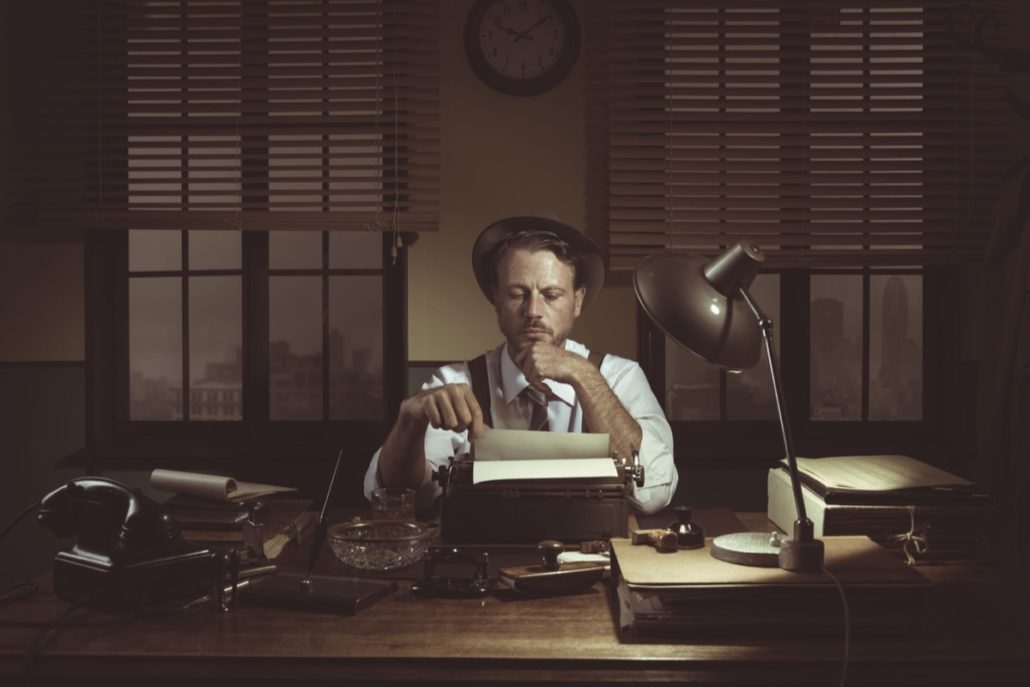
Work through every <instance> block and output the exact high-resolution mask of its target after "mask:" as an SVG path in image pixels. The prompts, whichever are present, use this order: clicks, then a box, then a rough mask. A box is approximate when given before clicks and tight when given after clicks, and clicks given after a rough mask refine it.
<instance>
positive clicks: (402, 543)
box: [329, 520, 436, 572]
mask: <svg viewBox="0 0 1030 687" xmlns="http://www.w3.org/2000/svg"><path fill="white" fill-rule="evenodd" d="M435 535H436V524H435V523H425V522H403V521H400V520H354V521H352V522H341V523H339V524H336V525H333V526H332V527H330V528H329V545H330V546H331V547H332V548H333V553H335V554H336V557H337V558H339V559H340V560H341V561H343V563H344V564H345V565H348V566H350V567H352V568H358V569H360V570H375V571H377V572H383V571H386V570H395V569H396V568H404V567H407V566H409V565H411V564H412V563H417V562H418V561H420V560H422V559H423V558H424V557H425V555H426V551H428V550H429V543H430V541H431V540H432V539H433V537H434V536H435Z"/></svg>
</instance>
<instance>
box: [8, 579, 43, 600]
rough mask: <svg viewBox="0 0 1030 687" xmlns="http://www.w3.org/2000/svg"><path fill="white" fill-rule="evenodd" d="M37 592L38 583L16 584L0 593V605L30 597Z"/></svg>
mask: <svg viewBox="0 0 1030 687" xmlns="http://www.w3.org/2000/svg"><path fill="white" fill-rule="evenodd" d="M38 591H39V582H16V583H15V584H12V585H11V586H10V587H8V588H7V589H5V590H4V591H3V592H0V604H5V603H8V602H10V601H17V600H19V599H24V598H26V597H28V596H32V595H33V594H35V593H36V592H38Z"/></svg>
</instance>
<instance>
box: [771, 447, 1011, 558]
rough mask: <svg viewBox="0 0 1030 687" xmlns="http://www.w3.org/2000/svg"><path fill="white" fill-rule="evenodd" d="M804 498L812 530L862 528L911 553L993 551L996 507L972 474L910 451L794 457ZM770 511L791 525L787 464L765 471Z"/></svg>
mask: <svg viewBox="0 0 1030 687" xmlns="http://www.w3.org/2000/svg"><path fill="white" fill-rule="evenodd" d="M798 469H799V473H800V478H801V483H802V498H803V499H804V502H805V510H806V515H807V516H808V517H809V519H811V520H812V522H813V524H814V525H815V535H816V536H817V537H823V536H832V535H859V534H864V535H866V536H869V537H871V538H873V539H875V540H876V541H878V542H880V543H882V544H884V545H887V546H889V547H891V548H894V549H896V550H898V551H899V552H902V553H905V554H906V555H907V557H908V558H909V560H911V561H913V562H915V561H916V560H923V561H931V560H932V561H942V560H952V559H955V560H966V559H970V558H985V557H987V556H989V555H990V546H989V540H988V536H987V534H988V533H989V532H990V531H991V529H992V527H993V524H994V520H995V517H996V515H997V513H996V509H995V508H994V506H993V504H992V499H991V497H990V495H989V494H987V493H986V492H984V491H983V490H981V489H979V488H977V486H976V485H975V484H973V483H972V482H970V481H969V480H966V479H963V478H961V477H958V476H957V475H953V474H951V473H949V472H946V471H944V470H941V469H939V468H935V467H933V466H931V465H927V464H926V463H923V462H921V461H918V460H916V459H914V458H911V457H909V456H900V455H875V456H837V457H832V458H799V459H798ZM768 493H769V519H770V520H772V521H773V522H774V523H775V524H776V525H777V526H778V527H780V528H781V529H783V530H784V531H785V532H788V533H789V532H791V531H792V528H793V525H792V523H793V522H794V520H795V519H796V517H797V507H796V505H795V503H794V494H793V491H792V488H791V483H790V474H789V472H788V471H787V469H786V467H785V466H781V467H779V468H774V469H772V470H770V471H769V478H768Z"/></svg>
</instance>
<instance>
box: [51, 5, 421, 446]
mask: <svg viewBox="0 0 1030 687" xmlns="http://www.w3.org/2000/svg"><path fill="white" fill-rule="evenodd" d="M82 5H83V6H86V5H87V4H86V3H83V4H82ZM74 8H78V9H74ZM47 13H50V14H54V13H56V14H57V15H58V17H57V18H60V19H62V21H61V22H60V26H61V27H62V34H61V36H62V38H61V41H62V44H63V45H66V46H68V47H67V48H66V49H64V50H58V51H57V52H55V53H54V54H55V55H56V57H54V58H53V60H51V62H52V63H55V64H56V63H61V64H64V65H65V66H66V67H69V68H70V70H71V71H70V73H71V74H73V75H76V76H75V78H76V79H77V83H79V84H80V87H79V88H76V89H71V90H68V91H60V92H61V93H66V95H65V96H62V98H67V99H69V102H64V105H65V107H64V108H62V109H61V111H62V112H65V111H68V112H74V111H78V112H82V113H85V114H84V115H83V116H82V118H81V121H79V120H76V121H75V122H73V123H72V124H73V125H71V126H69V128H68V133H67V136H66V137H65V138H64V139H63V140H64V142H65V143H66V144H67V145H68V146H70V147H69V148H67V150H66V154H67V156H68V157H69V158H70V159H77V160H80V161H81V169H79V170H78V172H79V173H80V174H81V176H82V178H81V179H80V180H79V182H78V183H77V184H76V185H74V186H73V187H69V188H72V190H73V191H74V192H70V193H69V194H68V195H67V196H64V195H62V196H61V198H60V199H57V200H56V201H55V204H54V206H53V207H59V208H60V209H61V210H62V211H68V212H71V213H73V214H74V213H78V216H79V218H80V221H82V219H83V218H85V222H86V223H87V224H88V225H89V226H92V227H96V229H95V230H93V231H90V232H89V233H88V238H87V262H88V278H87V282H88V284H87V303H88V305H87V307H88V308H89V310H90V312H91V314H92V316H91V318H90V322H89V325H88V326H89V329H90V331H89V337H90V339H91V346H90V350H89V351H88V354H87V357H88V358H89V360H88V365H89V368H90V379H91V387H92V388H91V396H92V398H93V402H92V404H91V406H92V408H93V411H92V412H93V418H92V419H91V427H90V429H91V434H90V442H89V443H90V449H91V450H92V451H93V452H94V453H97V454H100V455H115V456H133V455H135V456H143V457H147V456H153V455H164V454H167V455H172V456H174V457H175V458H177V459H178V458H182V459H190V458H191V457H196V456H201V455H208V456H212V455H213V456H223V457H229V458H247V457H251V456H255V455H257V454H272V453H276V454H283V453H289V454H290V455H291V456H295V455H300V456H306V455H309V453H310V452H307V451H305V450H298V449H297V447H298V445H302V444H311V445H314V444H326V445H332V446H336V447H338V446H340V445H341V444H344V443H345V442H344V441H343V440H342V438H343V437H346V438H347V443H348V445H349V446H351V447H352V448H354V450H355V452H356V453H362V454H365V455H368V454H370V448H369V442H371V441H375V442H379V441H381V440H382V436H383V434H384V428H385V426H386V424H387V423H388V422H389V420H390V414H391V413H392V412H394V411H395V410H396V407H397V404H398V403H399V400H400V397H401V394H402V393H403V379H404V357H405V355H404V354H405V345H404V326H405V323H404V321H403V315H402V313H403V312H404V288H405V277H404V274H405V244H406V241H407V240H408V239H409V237H410V235H411V234H410V233H411V232H415V231H423V230H434V229H435V228H436V226H437V223H438V205H439V202H438V195H439V188H438V184H439V125H438V110H439V108H438V97H439V85H438V63H439V56H438V40H439V31H438V29H437V27H436V21H437V14H438V8H437V6H436V4H435V3H430V2H428V1H425V0H415V1H414V2H405V3H397V2H393V1H392V0H373V1H372V2H367V1H364V0H362V1H357V0H326V1H325V2H319V3H297V2H289V1H283V0H269V1H268V2H260V3H251V2H242V1H241V0H226V1H225V2H221V1H220V2H204V1H200V0H171V1H170V0H147V1H146V2H140V3H129V4H125V3H121V2H107V0H97V2H96V3H94V4H88V11H86V10H84V9H82V6H80V5H79V4H78V3H73V4H70V5H69V6H68V7H67V8H62V7H61V6H54V7H50V6H48V8H47V12H46V13H43V12H41V15H40V21H44V20H53V19H54V17H50V16H49V15H48V14H47ZM65 15H68V16H65ZM68 32H70V33H71V34H74V36H73V37H74V38H75V40H74V41H72V40H70V39H69V36H68V35H67V34H68ZM80 34H81V35H80ZM55 40H56V39H55ZM79 63H81V65H80V66H76V65H78V64H79ZM60 73H61V74H62V75H64V76H61V77H60V79H65V78H67V74H68V73H69V72H65V71H61V72H60ZM87 77H88V78H87ZM54 78H58V77H54ZM55 92H57V91H55ZM76 93H77V94H80V95H79V96H76V95H75V94H76ZM75 97H80V98H82V99H84V100H83V101H82V102H70V101H71V100H74V98H75ZM62 102H63V101H62ZM86 115H88V116H86ZM156 439H160V441H156ZM355 441H357V442H358V443H357V444H355V443H354V442H355ZM291 447H292V448H291ZM333 454H334V455H335V451H334V452H333Z"/></svg>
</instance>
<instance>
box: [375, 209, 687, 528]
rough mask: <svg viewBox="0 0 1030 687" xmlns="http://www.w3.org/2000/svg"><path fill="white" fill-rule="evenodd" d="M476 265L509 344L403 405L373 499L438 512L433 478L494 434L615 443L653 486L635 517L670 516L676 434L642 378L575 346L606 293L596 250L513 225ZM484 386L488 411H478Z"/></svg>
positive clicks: (482, 242)
mask: <svg viewBox="0 0 1030 687" xmlns="http://www.w3.org/2000/svg"><path fill="white" fill-rule="evenodd" d="M472 264H473V270H474V272H475V275H476V280H477V281H478V282H479V287H480V289H481V290H482V291H483V293H484V294H485V295H486V297H487V298H488V299H490V300H491V302H492V303H493V305H494V309H495V310H496V312H497V323H498V325H499V327H500V329H501V333H502V334H504V337H505V342H504V343H503V344H501V345H500V346H498V347H497V348H495V349H494V350H492V351H489V352H487V353H486V354H485V356H481V357H480V358H478V359H476V360H475V361H472V363H457V364H454V365H449V366H447V367H443V368H441V369H439V370H437V372H436V373H435V374H434V376H433V378H432V380H430V381H429V382H427V383H426V384H425V385H424V386H423V388H422V391H421V392H420V393H418V394H416V395H414V396H412V397H410V398H408V399H406V400H404V401H403V402H402V403H401V407H400V413H399V414H398V418H397V422H396V423H395V424H394V426H393V428H392V429H391V431H390V434H389V435H388V436H387V438H386V442H385V443H384V444H383V446H382V448H380V449H379V451H378V452H377V453H376V455H375V456H374V457H373V458H372V463H371V464H370V465H369V467H368V471H367V473H366V474H365V495H366V496H369V495H370V494H371V492H372V490H373V489H375V488H376V487H379V486H385V487H410V488H412V489H416V490H417V501H418V503H419V505H420V506H421V507H425V506H427V505H429V503H431V501H432V499H433V498H435V497H436V496H437V495H439V493H440V489H439V487H438V486H437V485H436V484H435V483H434V482H433V481H432V472H433V470H434V469H436V468H437V467H439V466H440V465H444V464H446V463H447V460H448V458H449V457H451V456H453V455H454V454H455V453H465V452H468V451H469V442H470V441H472V440H475V438H476V437H477V436H479V434H480V433H481V432H483V431H484V430H486V429H487V428H488V427H491V426H492V427H497V428H502V429H549V430H550V431H559V432H581V431H591V432H602V433H607V434H608V435H609V448H610V450H611V451H613V452H617V454H618V455H619V456H621V457H623V458H625V457H629V456H630V455H631V454H632V452H633V451H634V450H639V460H640V463H641V464H642V465H643V466H644V477H645V483H644V486H643V487H637V488H636V490H635V491H634V493H633V494H632V495H631V496H630V499H631V501H632V503H633V504H634V505H635V506H636V508H637V509H638V510H640V511H642V512H644V513H653V512H656V511H658V510H661V509H662V508H664V507H665V506H667V505H668V504H669V501H670V500H671V498H672V495H673V493H675V491H676V483H677V480H678V475H677V472H676V466H675V464H674V462H673V456H672V430H671V429H670V427H669V423H668V421H666V419H665V415H664V413H663V412H662V409H661V406H659V405H658V401H657V399H656V398H655V397H654V394H653V393H652V391H651V387H650V385H649V384H648V381H647V378H646V377H645V376H644V373H643V370H641V369H640V366H639V365H638V364H637V363H635V362H633V361H631V360H626V359H625V358H620V357H618V356H614V355H607V356H605V357H604V359H603V361H597V360H595V361H591V360H590V351H588V350H587V348H586V347H585V346H583V345H582V344H580V343H577V342H575V341H573V340H571V339H569V338H568V336H569V334H570V333H571V332H572V326H573V324H574V322H575V320H576V318H577V317H579V315H580V313H581V312H582V310H583V308H584V307H586V306H587V305H588V304H589V303H590V301H591V300H592V299H593V298H594V296H596V295H597V293H598V292H599V291H600V290H601V287H602V286H603V285H604V277H605V270H604V260H603V258H602V257H601V255H600V252H599V251H598V249H597V246H595V245H594V243H593V242H592V241H590V239H588V238H587V237H586V236H585V235H584V234H581V233H580V232H578V231H576V230H575V229H573V228H572V227H569V226H567V225H565V224H562V223H561V222H557V221H554V220H550V219H543V218H536V217H513V218H509V219H506V220H502V221H500V222H497V223H495V224H492V225H490V226H489V227H487V228H486V229H485V230H484V231H483V233H482V234H480V236H479V238H478V239H477V240H476V244H475V246H474V248H473V251H472ZM598 362H599V364H598ZM484 377H485V382H477V381H476V380H477V379H484ZM477 386H478V387H479V388H480V389H481V393H480V394H479V396H480V399H484V397H487V398H488V399H489V400H488V401H485V399H484V402H481V401H480V400H477V394H476V393H475V392H474V391H473V389H475V388H477ZM484 405H486V406H487V407H485V408H484V407H483V406H484Z"/></svg>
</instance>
